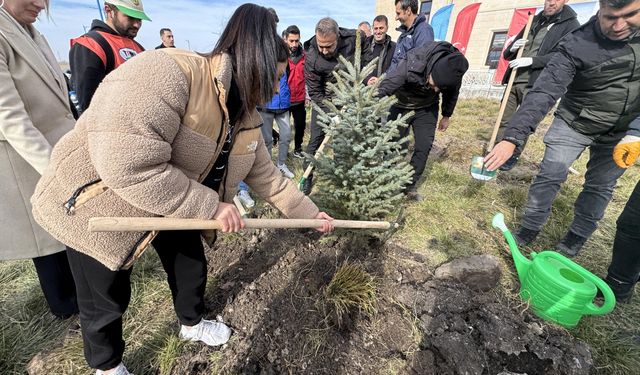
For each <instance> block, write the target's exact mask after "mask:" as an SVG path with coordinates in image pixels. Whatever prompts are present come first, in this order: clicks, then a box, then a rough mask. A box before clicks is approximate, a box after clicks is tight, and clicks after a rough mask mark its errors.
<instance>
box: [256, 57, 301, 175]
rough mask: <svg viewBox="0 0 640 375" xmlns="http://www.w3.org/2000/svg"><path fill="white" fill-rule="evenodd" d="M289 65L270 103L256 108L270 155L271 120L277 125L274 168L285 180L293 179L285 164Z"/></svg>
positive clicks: (289, 135) (288, 128)
mask: <svg viewBox="0 0 640 375" xmlns="http://www.w3.org/2000/svg"><path fill="white" fill-rule="evenodd" d="M288 72H289V65H288V64H287V69H286V71H285V73H284V74H283V75H282V77H280V88H279V90H278V92H277V93H276V94H275V95H274V96H273V98H272V99H271V102H270V103H268V104H267V105H265V106H264V107H263V108H258V112H259V113H260V116H261V117H262V136H263V137H264V143H265V145H266V146H267V150H269V155H271V148H272V145H273V131H272V130H273V120H275V121H276V124H278V133H280V140H279V141H278V159H277V162H276V166H277V167H278V169H279V170H280V172H282V174H283V175H284V176H285V177H287V178H293V177H294V174H293V172H291V171H290V170H289V168H288V167H287V165H286V164H285V162H286V161H287V153H288V152H289V142H291V124H290V120H289V117H290V114H289V107H290V106H291V91H290V90H289V83H288V82H287V80H288V78H287V77H288V76H289V75H288Z"/></svg>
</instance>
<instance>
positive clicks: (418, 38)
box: [387, 14, 433, 73]
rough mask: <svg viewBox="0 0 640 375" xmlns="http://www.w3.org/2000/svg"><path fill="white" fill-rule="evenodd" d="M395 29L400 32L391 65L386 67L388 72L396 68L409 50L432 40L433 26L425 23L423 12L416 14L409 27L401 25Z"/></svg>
mask: <svg viewBox="0 0 640 375" xmlns="http://www.w3.org/2000/svg"><path fill="white" fill-rule="evenodd" d="M396 30H397V31H400V33H401V34H400V36H399V37H398V42H397V43H396V50H395V51H394V53H393V57H392V58H391V65H390V66H389V69H387V72H389V73H390V72H392V71H393V70H395V69H396V67H397V66H398V64H400V61H401V60H402V59H404V58H405V57H407V53H408V52H409V51H411V50H412V49H414V48H416V47H421V46H423V45H425V44H427V43H430V42H433V28H432V27H431V25H429V24H428V23H427V18H426V17H425V15H424V14H420V15H418V17H416V19H415V20H414V21H413V24H412V25H411V27H409V28H406V27H405V26H404V25H402V26H400V27H398V28H397V29H396Z"/></svg>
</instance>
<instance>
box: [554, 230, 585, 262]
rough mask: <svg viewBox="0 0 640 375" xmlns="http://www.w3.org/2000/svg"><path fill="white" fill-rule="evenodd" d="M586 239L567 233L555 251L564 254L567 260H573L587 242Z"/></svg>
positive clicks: (570, 232)
mask: <svg viewBox="0 0 640 375" xmlns="http://www.w3.org/2000/svg"><path fill="white" fill-rule="evenodd" d="M587 240H588V238H587V237H582V236H579V235H577V234H575V233H573V232H572V231H569V232H568V233H567V235H566V236H564V238H563V239H562V241H560V242H558V244H557V245H556V251H557V252H559V253H562V254H564V255H565V256H567V257H569V258H573V257H575V256H576V255H578V253H579V252H580V249H582V246H584V243H585V242H587Z"/></svg>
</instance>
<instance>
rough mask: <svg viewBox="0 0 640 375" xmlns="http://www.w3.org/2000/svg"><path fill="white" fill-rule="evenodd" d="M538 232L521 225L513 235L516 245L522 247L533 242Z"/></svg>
mask: <svg viewBox="0 0 640 375" xmlns="http://www.w3.org/2000/svg"><path fill="white" fill-rule="evenodd" d="M538 233H540V231H539V230H532V229H528V228H525V227H522V226H521V227H520V228H518V230H517V231H516V233H515V234H514V235H513V237H514V238H515V240H516V243H517V244H518V247H523V246H527V245H529V244H530V243H531V242H533V241H534V240H535V239H536V237H538Z"/></svg>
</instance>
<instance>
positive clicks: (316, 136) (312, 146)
mask: <svg viewBox="0 0 640 375" xmlns="http://www.w3.org/2000/svg"><path fill="white" fill-rule="evenodd" d="M309 130H311V136H310V138H309V144H308V145H307V153H308V154H310V155H311V156H315V154H316V151H318V148H320V145H321V144H322V141H324V129H322V126H321V125H320V124H319V123H318V112H316V111H315V110H314V109H312V110H311V121H310V122H309ZM307 165H308V162H306V161H305V163H304V168H307Z"/></svg>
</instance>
